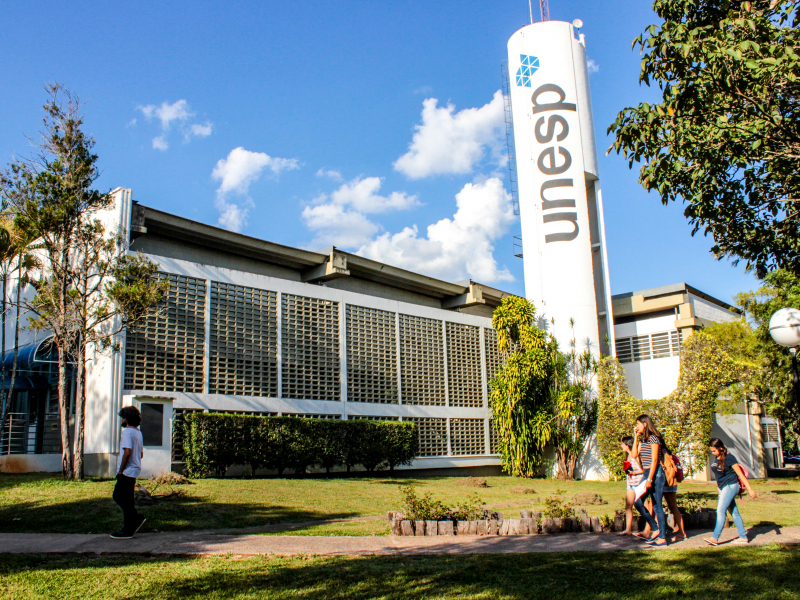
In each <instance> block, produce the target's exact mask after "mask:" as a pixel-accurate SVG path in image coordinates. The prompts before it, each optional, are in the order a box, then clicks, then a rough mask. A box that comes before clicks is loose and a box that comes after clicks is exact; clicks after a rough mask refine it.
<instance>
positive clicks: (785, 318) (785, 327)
mask: <svg viewBox="0 0 800 600" xmlns="http://www.w3.org/2000/svg"><path fill="white" fill-rule="evenodd" d="M769 334H770V335H771V336H772V339H773V340H775V342H776V343H777V344H780V345H781V346H784V347H785V348H789V352H791V354H792V382H793V384H794V386H793V387H794V401H795V404H797V414H798V416H800V383H799V382H798V377H797V347H798V346H800V310H798V309H796V308H782V309H780V310H779V311H776V312H775V314H774V315H772V318H770V320H769Z"/></svg>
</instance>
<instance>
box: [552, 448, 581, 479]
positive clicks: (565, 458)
mask: <svg viewBox="0 0 800 600" xmlns="http://www.w3.org/2000/svg"><path fill="white" fill-rule="evenodd" d="M577 462H578V457H577V456H576V455H575V454H574V453H573V452H570V451H569V450H563V449H560V448H557V449H556V464H557V465H558V474H557V477H558V479H562V480H564V481H571V480H573V479H575V466H576V464H577Z"/></svg>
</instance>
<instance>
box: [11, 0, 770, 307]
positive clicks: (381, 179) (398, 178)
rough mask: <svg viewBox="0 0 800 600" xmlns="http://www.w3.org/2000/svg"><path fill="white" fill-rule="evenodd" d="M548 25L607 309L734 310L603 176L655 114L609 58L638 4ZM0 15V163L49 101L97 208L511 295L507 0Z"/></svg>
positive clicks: (632, 56) (646, 207)
mask: <svg viewBox="0 0 800 600" xmlns="http://www.w3.org/2000/svg"><path fill="white" fill-rule="evenodd" d="M550 4H551V7H550V11H551V19H553V20H564V21H572V20H573V19H575V18H580V19H582V20H583V22H584V27H583V29H582V32H583V33H584V34H585V35H586V39H587V48H588V55H589V57H590V59H591V60H592V61H593V63H594V65H595V66H596V71H595V72H594V73H592V75H591V85H592V99H593V102H594V117H595V127H596V130H597V139H598V143H599V148H598V153H599V155H600V156H601V159H600V173H601V181H602V187H603V196H604V203H605V220H606V234H607V238H608V252H609V262H610V269H611V287H612V292H613V293H620V292H626V291H632V290H638V289H644V288H649V287H655V286H658V285H664V284H668V283H676V282H680V281H686V282H687V283H690V284H692V285H694V286H696V287H698V288H700V289H702V290H704V291H706V292H708V293H710V294H712V295H715V296H717V297H719V298H721V299H724V300H730V299H731V297H732V296H733V295H734V294H735V293H737V292H739V291H743V290H750V289H754V288H755V287H756V286H757V281H756V280H755V278H754V277H752V276H751V275H746V274H745V273H744V270H743V268H742V267H733V266H732V265H731V264H730V263H729V262H727V261H723V262H718V261H715V260H714V259H713V257H712V256H711V255H710V254H709V252H708V249H709V248H710V246H711V241H710V239H705V238H703V237H702V236H697V237H695V238H692V237H691V236H690V231H691V229H690V227H689V225H688V224H687V222H686V220H685V218H684V217H683V214H682V213H683V209H682V207H681V206H679V205H674V204H673V205H671V206H668V207H663V206H662V205H661V204H660V202H659V200H658V198H656V197H655V196H653V195H648V194H647V193H645V192H644V191H643V190H642V189H641V187H640V186H639V185H638V184H637V175H636V172H635V171H630V170H629V169H628V168H627V165H626V163H625V162H624V161H623V160H622V158H620V157H618V156H616V155H615V154H612V155H609V156H608V157H606V156H603V155H604V153H605V149H606V148H607V147H608V145H609V144H610V139H609V138H608V137H607V136H606V129H607V127H608V125H609V124H610V123H611V122H613V120H614V118H615V116H616V113H617V112H618V111H619V110H620V109H622V108H623V107H625V106H631V105H634V104H636V103H638V102H641V101H643V100H652V99H654V98H656V97H657V95H656V91H655V90H650V89H648V88H646V87H644V88H643V87H640V86H639V85H638V71H639V60H640V57H639V55H638V52H633V51H632V50H631V40H632V39H633V38H634V37H636V36H637V35H639V34H640V33H641V32H642V31H643V30H644V28H645V27H646V26H647V25H649V24H650V23H652V22H654V20H655V19H654V14H653V13H652V11H651V9H650V7H649V3H647V2H639V1H635V2H633V1H629V2H626V3H623V4H620V3H619V2H611V1H610V0H607V1H606V0H595V1H593V2H589V1H576V0H573V1H566V0H560V1H559V0H553V1H552V2H551V3H550ZM0 7H1V8H2V11H3V16H4V18H3V22H4V34H3V36H2V38H0V54H1V55H2V56H3V58H4V60H3V61H2V66H1V67H0V69H1V71H0V72H2V81H3V84H4V85H3V101H2V103H3V107H4V110H3V111H2V112H0V158H1V159H2V164H5V163H8V162H9V161H10V160H12V159H13V157H14V156H15V154H26V153H28V152H29V151H30V148H29V146H28V143H27V141H26V138H25V136H35V135H36V132H37V130H38V127H39V124H40V122H41V117H42V112H41V106H42V104H43V103H44V102H45V100H46V95H45V93H44V90H43V86H44V84H45V83H47V82H52V81H57V82H59V83H62V84H64V85H65V86H66V87H68V88H69V89H70V90H72V91H73V92H75V93H77V94H79V95H80V96H81V98H82V99H83V100H85V101H88V102H87V104H86V106H85V113H86V129H87V130H88V131H89V132H91V133H92V134H93V135H94V136H95V137H96V139H97V147H96V150H97V152H98V154H99V155H100V164H101V168H102V171H103V174H102V177H101V179H100V180H99V182H98V185H99V187H100V188H101V189H110V188H113V187H117V186H124V187H129V188H131V189H132V190H133V197H134V199H136V200H138V201H140V202H141V203H143V204H145V205H147V206H151V207H154V208H158V209H160V210H164V211H168V212H172V213H175V214H179V215H182V216H185V217H188V218H192V219H195V220H198V221H202V222H204V223H209V224H215V225H216V224H219V225H221V226H225V227H228V228H229V229H234V230H239V231H241V232H242V233H245V234H247V235H251V236H255V237H259V238H263V239H267V240H270V241H273V242H278V243H282V244H287V245H291V246H299V247H306V248H312V249H320V248H323V247H326V246H329V245H331V244H335V245H337V246H340V247H342V248H345V249H348V250H350V251H359V252H361V253H362V254H365V255H367V256H370V257H373V258H376V259H379V260H384V261H386V262H389V263H393V264H398V265H399V266H402V267H405V268H409V269H412V270H419V271H424V272H427V273H429V274H431V275H434V276H437V277H441V278H443V279H449V280H459V279H463V278H465V277H469V276H472V278H473V279H476V280H478V281H482V282H485V283H490V284H493V285H496V286H497V287H500V288H501V289H505V290H508V291H511V292H515V293H520V294H521V293H523V292H524V286H523V274H522V261H521V260H520V259H518V258H515V257H514V256H513V253H512V240H511V236H512V235H514V234H517V233H518V232H519V223H518V221H516V220H515V219H514V217H513V215H509V213H508V207H507V195H506V192H505V191H504V188H505V189H507V188H508V174H507V170H506V169H505V167H504V164H503V159H502V156H503V153H504V151H505V146H504V131H503V130H502V127H500V125H502V123H501V122H499V121H498V118H497V115H498V106H499V100H498V98H497V97H495V93H496V92H497V91H498V89H499V88H500V62H501V61H502V60H504V59H505V58H506V42H507V40H508V38H509V37H510V36H511V34H513V33H514V31H516V30H517V29H519V28H520V27H521V26H523V25H525V24H526V23H527V21H528V5H527V2H525V0H492V1H488V0H485V1H481V2H477V1H469V0H459V1H446V0H437V1H435V2H433V1H431V0H428V1H404V2H383V1H378V0H370V1H366V0H364V1H336V0H328V1H326V2H321V1H316V2H311V1H303V0H294V1H292V2H273V1H266V0H262V1H260V2H244V1H241V2H226V3H221V2H200V1H195V2H191V3H189V2H184V3H177V2H129V3H106V2H71V3H53V2H39V1H35V0H27V1H26V2H10V1H2V2H0ZM534 9H535V7H534ZM534 15H535V16H536V12H535V13H534ZM434 99H435V100H434ZM423 111H424V112H423ZM462 111H463V112H462ZM415 136H416V137H415Z"/></svg>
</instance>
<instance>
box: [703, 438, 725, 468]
mask: <svg viewBox="0 0 800 600" xmlns="http://www.w3.org/2000/svg"><path fill="white" fill-rule="evenodd" d="M708 445H709V447H711V448H716V449H717V450H719V452H720V457H719V458H718V459H717V469H719V472H720V473H724V472H725V460H726V459H727V458H728V449H727V448H726V447H725V444H724V442H723V441H722V440H721V439H719V438H711V439H710V440H708Z"/></svg>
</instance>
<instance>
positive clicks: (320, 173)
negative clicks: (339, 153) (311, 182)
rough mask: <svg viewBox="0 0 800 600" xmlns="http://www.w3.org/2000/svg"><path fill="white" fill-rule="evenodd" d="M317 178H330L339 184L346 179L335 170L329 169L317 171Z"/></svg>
mask: <svg viewBox="0 0 800 600" xmlns="http://www.w3.org/2000/svg"><path fill="white" fill-rule="evenodd" d="M317 177H328V178H330V179H333V180H334V181H337V182H338V181H344V177H342V174H341V173H340V172H339V171H336V170H334V169H329V170H327V171H326V170H325V169H320V170H319V171H317Z"/></svg>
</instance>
